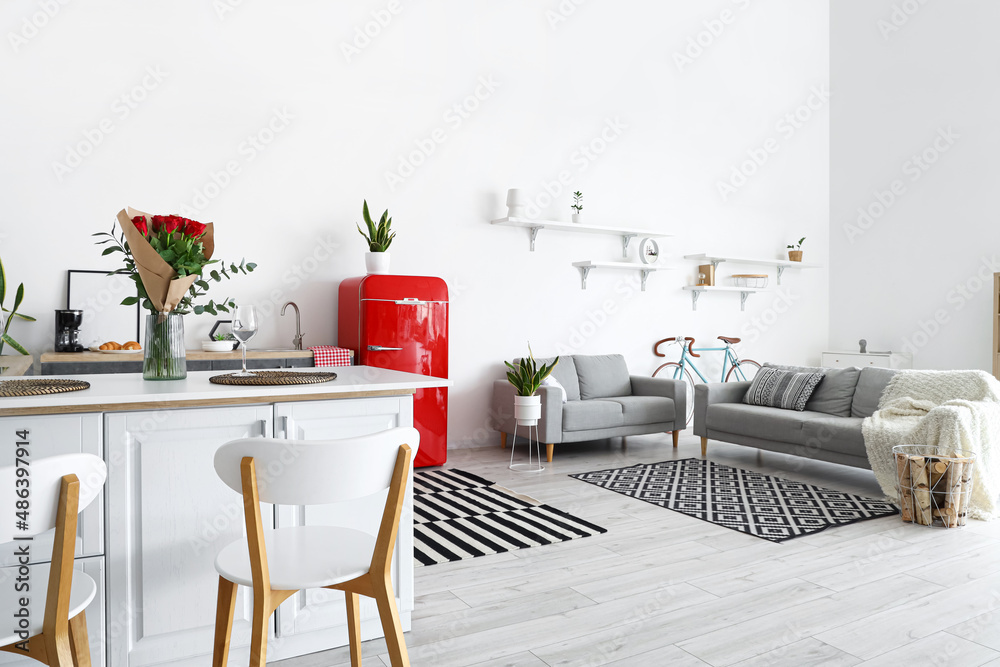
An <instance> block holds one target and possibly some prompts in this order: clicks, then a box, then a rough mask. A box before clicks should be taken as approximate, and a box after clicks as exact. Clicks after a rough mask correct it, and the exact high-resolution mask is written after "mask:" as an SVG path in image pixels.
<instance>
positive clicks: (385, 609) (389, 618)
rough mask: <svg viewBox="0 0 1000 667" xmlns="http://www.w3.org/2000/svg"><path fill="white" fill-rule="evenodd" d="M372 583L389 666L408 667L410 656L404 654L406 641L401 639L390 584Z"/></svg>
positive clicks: (397, 612) (399, 625)
mask: <svg viewBox="0 0 1000 667" xmlns="http://www.w3.org/2000/svg"><path fill="white" fill-rule="evenodd" d="M372 583H373V588H374V589H375V590H374V593H375V602H376V603H377V604H378V615H379V619H380V620H381V621H382V631H383V632H384V633H385V643H386V646H387V647H388V648H389V664H391V665H392V667H410V656H409V655H408V654H407V652H406V640H405V639H403V626H402V624H401V623H400V622H399V611H398V610H397V609H396V597H395V595H393V592H392V583H391V582H390V581H388V580H387V581H385V582H384V583H380V582H372Z"/></svg>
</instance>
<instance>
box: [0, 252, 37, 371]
mask: <svg viewBox="0 0 1000 667" xmlns="http://www.w3.org/2000/svg"><path fill="white" fill-rule="evenodd" d="M6 296H7V276H6V275H5V274H4V270H3V260H0V331H2V332H3V333H2V334H0V375H24V374H25V373H26V372H27V371H28V369H29V368H31V364H32V363H33V362H34V358H33V357H32V356H31V355H30V354H28V351H27V350H26V349H25V348H24V346H23V345H21V344H20V343H18V342H17V341H16V340H14V339H13V338H12V337H11V335H10V325H11V324H13V322H14V319H15V318H16V319H19V320H24V321H25V322H34V321H35V318H34V317H31V316H30V315H25V314H24V313H19V312H17V309H18V308H19V307H20V306H21V302H22V301H23V300H24V283H21V284H20V285H18V286H17V292H16V293H15V294H14V305H13V307H11V308H10V309H9V310H8V309H7V308H6V307H5V306H4V305H3V303H4V299H5V298H6ZM4 345H9V346H10V347H11V348H12V349H13V350H14V351H15V352H17V354H8V355H4V353H3V350H4Z"/></svg>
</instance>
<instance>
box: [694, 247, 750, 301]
mask: <svg viewBox="0 0 1000 667" xmlns="http://www.w3.org/2000/svg"><path fill="white" fill-rule="evenodd" d="M685 259H690V258H689V257H685ZM684 289H686V290H688V291H690V292H691V310H698V297H700V296H701V294H702V292H739V293H740V310H746V307H747V297H749V296H750V295H751V294H756V293H757V292H763V291H764V290H759V289H753V288H752V287H720V286H717V285H685V286H684Z"/></svg>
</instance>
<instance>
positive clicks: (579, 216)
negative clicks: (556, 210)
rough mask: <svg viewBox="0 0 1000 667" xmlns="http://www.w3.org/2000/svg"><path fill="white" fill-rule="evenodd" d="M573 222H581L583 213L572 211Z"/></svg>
mask: <svg viewBox="0 0 1000 667" xmlns="http://www.w3.org/2000/svg"><path fill="white" fill-rule="evenodd" d="M573 222H575V223H576V224H580V223H582V222H583V213H574V214H573Z"/></svg>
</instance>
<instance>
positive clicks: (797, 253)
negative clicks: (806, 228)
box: [788, 236, 806, 262]
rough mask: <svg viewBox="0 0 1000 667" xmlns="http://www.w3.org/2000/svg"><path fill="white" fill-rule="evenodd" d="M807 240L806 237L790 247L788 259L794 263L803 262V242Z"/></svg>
mask: <svg viewBox="0 0 1000 667" xmlns="http://www.w3.org/2000/svg"><path fill="white" fill-rule="evenodd" d="M805 240H806V237H804V236H803V237H802V238H800V239H799V242H798V243H794V244H791V245H789V246H788V259H790V260H792V261H793V262H801V261H802V242H803V241H805Z"/></svg>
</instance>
